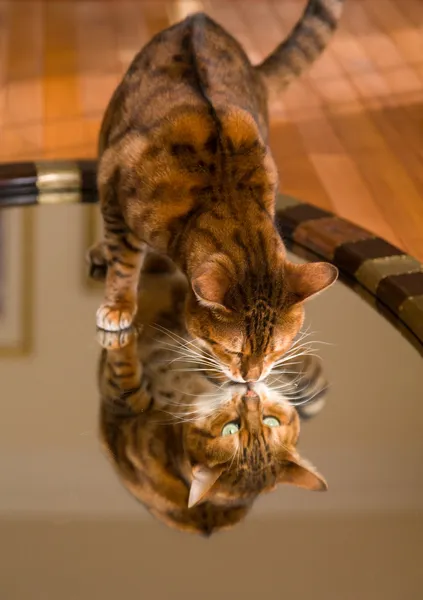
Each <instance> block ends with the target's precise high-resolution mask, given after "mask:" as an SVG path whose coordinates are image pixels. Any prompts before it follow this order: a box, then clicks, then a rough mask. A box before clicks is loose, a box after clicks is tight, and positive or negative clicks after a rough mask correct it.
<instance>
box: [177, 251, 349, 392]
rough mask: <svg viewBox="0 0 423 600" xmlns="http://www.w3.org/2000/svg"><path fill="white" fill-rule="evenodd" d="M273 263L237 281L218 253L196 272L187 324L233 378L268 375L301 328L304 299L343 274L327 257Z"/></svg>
mask: <svg viewBox="0 0 423 600" xmlns="http://www.w3.org/2000/svg"><path fill="white" fill-rule="evenodd" d="M273 268H274V272H270V273H269V270H267V273H266V269H265V266H264V265H263V274H260V275H259V276H256V277H254V276H249V277H247V278H245V279H244V280H241V281H237V276H236V273H234V271H233V269H231V266H230V265H228V264H227V263H225V257H224V256H221V255H215V256H212V257H211V258H210V260H209V261H207V262H206V263H205V264H204V265H202V266H201V267H200V268H199V269H197V271H196V272H194V274H193V277H192V292H191V294H190V295H189V297H188V302H187V310H186V324H187V329H188V331H189V333H190V334H191V336H192V337H193V338H195V339H197V340H198V341H199V343H200V344H201V345H202V346H203V348H204V349H205V351H206V352H208V353H210V354H211V355H213V357H214V358H215V359H216V360H217V361H218V363H219V365H220V367H221V369H222V371H223V373H224V375H226V376H227V377H229V379H231V380H232V381H235V382H239V383H240V382H254V381H261V380H263V379H264V378H265V377H266V376H267V375H268V374H269V373H270V371H271V369H272V367H273V366H274V365H275V363H276V362H277V361H278V360H279V359H280V358H281V357H282V356H283V355H284V354H285V353H286V352H287V350H288V349H289V348H290V347H291V345H292V342H293V340H294V339H295V337H296V336H297V334H298V332H299V331H300V328H301V326H302V324H303V321H304V308H303V304H304V302H305V301H306V300H308V299H309V298H311V297H312V296H314V295H316V294H318V293H319V292H321V291H323V290H325V289H326V288H328V287H329V286H330V285H331V284H332V283H334V282H335V281H336V278H337V276H338V270H337V269H336V267H334V266H333V265H331V264H329V263H324V262H322V263H307V264H294V263H291V262H289V261H287V260H281V261H280V262H279V264H277V265H275V266H274V267H273Z"/></svg>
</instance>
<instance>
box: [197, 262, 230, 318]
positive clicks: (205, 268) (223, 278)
mask: <svg viewBox="0 0 423 600" xmlns="http://www.w3.org/2000/svg"><path fill="white" fill-rule="evenodd" d="M191 285H192V289H193V290H194V294H195V295H196V297H197V300H198V302H199V303H200V304H202V305H203V306H207V307H208V308H214V309H218V310H223V311H225V312H229V309H228V308H227V307H226V306H225V296H226V294H227V293H228V291H229V288H230V285H231V280H230V277H229V275H228V273H227V271H226V270H225V268H224V267H223V266H222V265H220V264H219V262H217V261H215V260H212V261H209V262H206V263H205V264H204V265H202V266H201V267H199V268H198V269H197V270H196V271H194V274H193V277H192V280H191Z"/></svg>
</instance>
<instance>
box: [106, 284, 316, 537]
mask: <svg viewBox="0 0 423 600" xmlns="http://www.w3.org/2000/svg"><path fill="white" fill-rule="evenodd" d="M186 291H187V285H186V281H185V280H184V279H182V278H181V276H180V274H178V273H176V274H173V275H171V276H162V277H160V276H145V275H143V277H142V285H141V290H140V300H139V313H138V314H139V316H140V318H141V319H142V321H143V323H144V326H143V329H142V332H141V334H140V335H139V336H138V337H137V336H136V334H135V333H134V328H132V329H130V330H126V331H123V332H120V333H107V332H102V333H101V336H102V339H101V342H102V344H103V346H104V347H105V349H104V350H103V352H102V355H101V360H100V368H99V388H100V394H101V411H100V413H101V418H100V423H101V426H100V431H101V438H102V440H103V443H104V445H105V448H106V450H107V452H108V454H109V456H110V458H111V460H112V462H113V464H114V466H115V469H116V471H117V473H118V475H119V478H120V480H121V481H122V483H123V484H124V486H125V487H126V488H127V489H128V490H129V492H130V493H131V494H132V495H133V496H134V497H136V498H137V499H138V500H140V501H141V502H142V504H144V506H145V507H146V508H147V509H148V510H149V512H150V513H151V514H152V515H153V516H155V517H156V518H157V519H159V520H160V521H162V522H164V523H166V524H167V525H169V526H171V527H174V528H177V529H180V530H183V531H190V532H196V533H203V534H211V533H212V532H214V531H217V530H220V529H227V528H230V527H232V526H233V525H235V524H236V523H238V522H239V521H240V520H241V519H242V518H243V517H244V516H245V515H246V514H247V512H248V511H249V510H250V508H251V506H252V504H253V502H254V500H255V499H256V498H257V497H258V496H259V495H260V494H261V493H264V492H268V491H271V490H273V489H274V488H275V487H276V486H277V485H278V484H282V483H287V484H293V485H297V486H300V487H303V488H305V489H309V490H325V489H326V482H325V480H324V479H323V477H322V476H321V475H319V474H318V473H317V472H316V470H315V469H314V468H313V467H312V466H311V465H309V464H308V463H307V462H306V461H305V460H304V459H302V458H301V457H300V455H299V453H298V451H297V448H296V444H297V440H298V435H299V430H300V422H299V416H298V412H297V410H296V409H295V408H294V407H293V406H292V405H291V403H290V402H292V399H293V398H295V397H297V400H298V399H300V401H301V402H307V401H308V400H313V396H317V395H318V392H322V391H324V388H326V385H325V386H324V387H322V386H320V387H319V389H317V387H318V386H317V385H316V381H317V379H318V378H320V376H321V371H320V369H317V371H315V370H314V369H311V368H310V365H309V364H307V366H306V371H307V372H310V373H311V378H308V376H307V373H305V374H304V375H305V377H304V378H301V381H302V383H301V385H300V386H298V385H297V386H296V387H294V385H289V384H290V383H294V381H298V380H299V378H298V377H294V378H293V377H292V365H291V366H287V368H286V371H287V376H286V377H284V378H282V380H279V382H278V385H275V389H273V390H272V389H270V388H268V387H266V385H264V384H263V383H256V384H253V388H250V389H248V388H247V386H246V385H243V384H230V383H228V384H227V385H226V386H225V385H223V386H222V385H221V386H218V385H217V383H216V380H215V378H214V376H213V375H214V368H213V364H214V363H213V361H211V362H210V363H209V362H208V361H207V360H205V359H203V358H202V355H198V354H197V353H196V346H195V344H194V343H193V342H192V341H190V339H189V336H188V335H187V332H186V330H185V326H184V318H183V306H184V302H185V294H186ZM136 324H137V327H138V326H139V321H138V317H136ZM296 354H298V353H296ZM309 359H311V360H312V362H313V360H314V359H313V357H309ZM289 364H290V363H289V362H288V363H287V365H289ZM293 364H297V359H295V361H293ZM297 370H298V369H297ZM298 372H299V374H301V369H300V370H299V371H298ZM288 377H291V379H288ZM281 381H283V383H281ZM304 381H305V382H304ZM299 388H300V389H299ZM282 392H283V393H282ZM289 396H290V398H291V400H290V401H287V398H288V397H289ZM305 406H307V405H305ZM302 408H303V405H302V406H301V407H300V410H301V409H302Z"/></svg>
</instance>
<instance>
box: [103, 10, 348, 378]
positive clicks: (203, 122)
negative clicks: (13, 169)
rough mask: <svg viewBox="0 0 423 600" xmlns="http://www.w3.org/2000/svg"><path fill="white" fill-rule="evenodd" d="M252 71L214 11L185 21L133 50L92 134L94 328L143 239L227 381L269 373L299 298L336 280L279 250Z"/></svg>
mask: <svg viewBox="0 0 423 600" xmlns="http://www.w3.org/2000/svg"><path fill="white" fill-rule="evenodd" d="M322 4H323V2H322ZM260 71H261V67H259V68H258V69H257V68H254V67H253V66H252V65H251V63H250V62H249V60H248V58H247V56H246V55H245V53H244V51H243V49H242V48H241V46H240V45H239V44H238V43H237V42H236V41H235V40H234V38H232V37H231V36H230V35H229V34H228V33H226V32H225V31H224V30H223V29H222V28H221V27H220V26H219V25H217V24H216V23H215V22H214V21H212V20H211V19H209V18H208V17H207V16H206V15H204V14H195V15H193V16H191V17H188V18H187V19H186V20H184V21H183V22H181V23H178V24H176V25H174V26H173V27H171V28H169V29H167V30H165V31H162V32H161V33H160V34H158V35H157V36H155V37H154V38H153V39H152V40H151V42H150V43H149V44H148V45H147V46H146V47H145V48H144V49H143V50H142V51H141V52H140V53H139V54H138V55H137V56H136V57H135V59H134V61H133V63H132V64H131V66H130V67H129V69H128V72H127V73H126V75H125V77H124V79H123V81H122V83H121V84H120V85H119V87H118V88H117V90H116V91H115V93H114V95H113V97H112V99H111V102H110V104H109V107H108V109H107V111H106V114H105V117H104V121H103V125H102V130H101V135H100V142H99V152H100V163H99V174H98V188H99V196H100V203H101V209H102V214H103V217H104V225H105V240H104V242H103V243H102V245H101V246H100V247H98V248H97V249H95V250H94V251H93V253H94V254H93V261H96V262H97V263H98V265H99V266H101V264H103V265H104V266H107V278H106V286H105V287H106V293H105V301H104V304H103V305H102V306H101V307H100V309H99V310H98V312H97V325H98V327H100V328H102V329H104V330H108V331H116V330H120V329H124V328H126V327H128V326H129V325H130V323H131V322H132V320H133V317H134V314H135V312H136V308H137V306H136V304H137V303H136V299H137V284H138V279H139V273H140V269H141V267H142V264H143V261H144V258H145V255H146V250H147V248H148V247H149V248H153V249H154V250H155V251H158V252H161V253H163V254H166V255H167V256H168V257H170V258H171V259H172V260H173V261H174V263H175V264H176V265H177V266H178V267H179V268H180V269H181V270H182V271H183V272H184V274H185V275H186V276H187V278H188V280H189V282H190V293H189V295H188V299H187V304H186V322H187V327H188V330H189V332H190V334H191V336H192V337H193V338H200V340H201V341H202V344H203V347H204V349H205V351H207V352H211V353H212V354H213V355H214V356H215V357H217V358H218V360H219V361H220V363H221V364H222V365H223V367H224V369H225V374H226V375H227V376H228V377H229V378H230V379H232V380H233V381H236V382H249V381H258V380H262V379H263V378H264V377H266V376H267V375H268V373H269V372H270V370H271V368H272V366H273V364H274V363H275V361H277V360H278V359H279V358H280V357H281V356H282V355H283V354H284V353H285V352H286V351H287V350H288V349H289V347H290V345H291V343H292V340H293V339H294V338H295V336H296V335H297V333H298V331H299V329H300V328H301V325H302V323H303V302H304V301H305V300H306V299H308V298H309V297H311V296H313V295H314V294H316V293H318V292H320V291H322V290H324V289H325V288H327V287H328V286H329V285H331V284H332V283H333V282H334V281H335V279H336V277H337V270H336V268H335V267H333V266H331V265H330V264H328V263H315V264H308V265H294V264H292V263H290V262H289V261H288V260H287V259H286V253H285V248H284V245H283V243H282V241H281V238H280V236H279V234H278V232H277V229H276V226H275V222H274V216H275V195H276V190H277V186H278V174H277V172H276V168H275V164H274V161H273V158H272V155H271V152H270V149H269V147H268V146H267V130H268V125H267V88H266V85H265V83H264V80H263V77H262V76H261V74H260Z"/></svg>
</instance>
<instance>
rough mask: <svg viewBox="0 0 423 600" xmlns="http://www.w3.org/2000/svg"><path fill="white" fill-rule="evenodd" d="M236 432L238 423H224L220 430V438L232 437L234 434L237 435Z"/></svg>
mask: <svg viewBox="0 0 423 600" xmlns="http://www.w3.org/2000/svg"><path fill="white" fill-rule="evenodd" d="M238 431H239V425H238V423H234V421H232V422H231V423H226V425H225V426H224V427H223V429H222V437H224V436H226V435H234V434H235V433H238Z"/></svg>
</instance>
